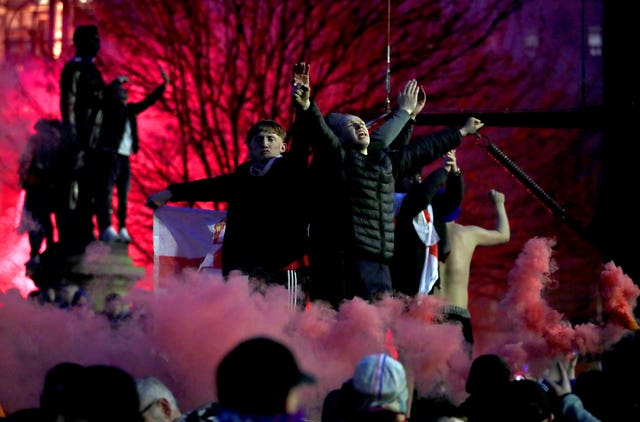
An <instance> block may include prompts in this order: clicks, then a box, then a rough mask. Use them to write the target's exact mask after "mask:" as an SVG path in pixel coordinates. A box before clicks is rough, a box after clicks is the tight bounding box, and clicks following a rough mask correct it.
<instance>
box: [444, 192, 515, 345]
mask: <svg viewBox="0 0 640 422" xmlns="http://www.w3.org/2000/svg"><path fill="white" fill-rule="evenodd" d="M489 199H491V201H492V202H493V205H494V207H495V213H496V227H495V229H494V230H488V229H485V228H482V227H479V226H474V225H468V226H464V225H462V224H458V223H456V222H455V221H453V220H452V221H447V223H446V225H447V234H448V237H449V246H450V251H451V252H450V253H449V255H448V257H447V260H446V261H445V262H444V263H443V262H440V263H439V272H440V289H439V290H438V291H437V292H436V294H438V295H440V296H442V297H443V298H444V300H445V302H446V303H447V307H446V309H445V310H444V315H445V318H446V319H447V320H449V321H451V320H454V321H460V322H461V323H462V333H463V335H464V338H465V339H466V340H467V341H468V342H469V343H470V344H473V334H472V331H471V315H470V314H469V309H468V306H469V294H468V291H467V290H468V287H469V273H470V270H471V258H472V257H473V252H474V251H475V249H476V246H491V245H499V244H501V243H506V242H508V241H509V238H510V237H511V232H510V228H509V219H508V217H507V211H506V209H505V207H504V194H503V193H502V192H498V191H497V190H495V189H491V191H490V192H489Z"/></svg>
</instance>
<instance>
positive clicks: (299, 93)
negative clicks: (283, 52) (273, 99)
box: [291, 62, 311, 110]
mask: <svg viewBox="0 0 640 422" xmlns="http://www.w3.org/2000/svg"><path fill="white" fill-rule="evenodd" d="M310 67H311V65H310V64H309V63H305V62H299V63H296V64H294V65H293V79H292V81H291V83H292V88H291V97H292V98H293V100H294V101H295V102H296V103H297V104H298V105H300V107H302V109H303V110H306V109H308V108H309V106H310V105H311V100H310V97H311V83H310V82H309V68H310Z"/></svg>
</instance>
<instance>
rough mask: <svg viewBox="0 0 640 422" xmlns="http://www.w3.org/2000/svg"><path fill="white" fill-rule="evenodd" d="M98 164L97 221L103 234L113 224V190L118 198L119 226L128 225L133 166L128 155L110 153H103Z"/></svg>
mask: <svg viewBox="0 0 640 422" xmlns="http://www.w3.org/2000/svg"><path fill="white" fill-rule="evenodd" d="M99 154H100V157H99V161H100V162H99V164H98V171H99V176H98V186H97V188H96V198H95V206H96V219H97V220H98V230H99V231H100V233H102V232H103V231H104V230H106V229H107V228H108V227H109V226H110V225H111V224H112V215H113V189H114V188H115V189H116V191H117V198H118V211H117V217H118V225H119V227H120V228H123V227H126V225H127V200H128V197H129V190H130V188H131V165H130V163H129V156H128V155H121V154H118V153H115V152H110V151H101V152H100V153H99Z"/></svg>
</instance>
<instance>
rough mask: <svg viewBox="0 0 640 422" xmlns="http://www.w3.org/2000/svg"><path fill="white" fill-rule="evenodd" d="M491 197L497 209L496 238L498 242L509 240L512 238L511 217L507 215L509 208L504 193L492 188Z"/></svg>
mask: <svg viewBox="0 0 640 422" xmlns="http://www.w3.org/2000/svg"><path fill="white" fill-rule="evenodd" d="M489 197H490V198H491V200H492V201H493V205H494V206H495V210H496V232H498V235H497V236H496V238H495V242H496V243H505V242H508V241H509V239H510V238H511V229H510V227H509V218H508V216H507V210H506V208H505V206H504V200H505V199H504V194H503V193H502V192H499V191H497V190H495V189H491V191H490V192H489Z"/></svg>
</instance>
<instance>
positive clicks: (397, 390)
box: [353, 353, 409, 413]
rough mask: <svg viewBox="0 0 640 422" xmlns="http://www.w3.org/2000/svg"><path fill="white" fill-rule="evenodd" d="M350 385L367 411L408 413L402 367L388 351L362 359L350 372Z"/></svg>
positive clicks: (407, 396)
mask: <svg viewBox="0 0 640 422" xmlns="http://www.w3.org/2000/svg"><path fill="white" fill-rule="evenodd" d="M353 387H354V389H355V390H356V391H357V392H359V393H360V394H362V395H363V396H364V398H365V400H364V406H365V407H366V408H368V409H369V410H375V409H386V410H391V411H393V412H397V413H406V412H407V400H408V399H409V392H408V390H407V375H406V372H405V370H404V366H403V365H402V364H401V363H400V362H398V361H397V360H395V359H393V358H392V357H391V356H389V355H387V354H384V353H379V354H372V355H367V356H365V357H364V358H362V359H361V360H360V361H359V362H358V364H357V365H356V368H355V371H354V373H353Z"/></svg>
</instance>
